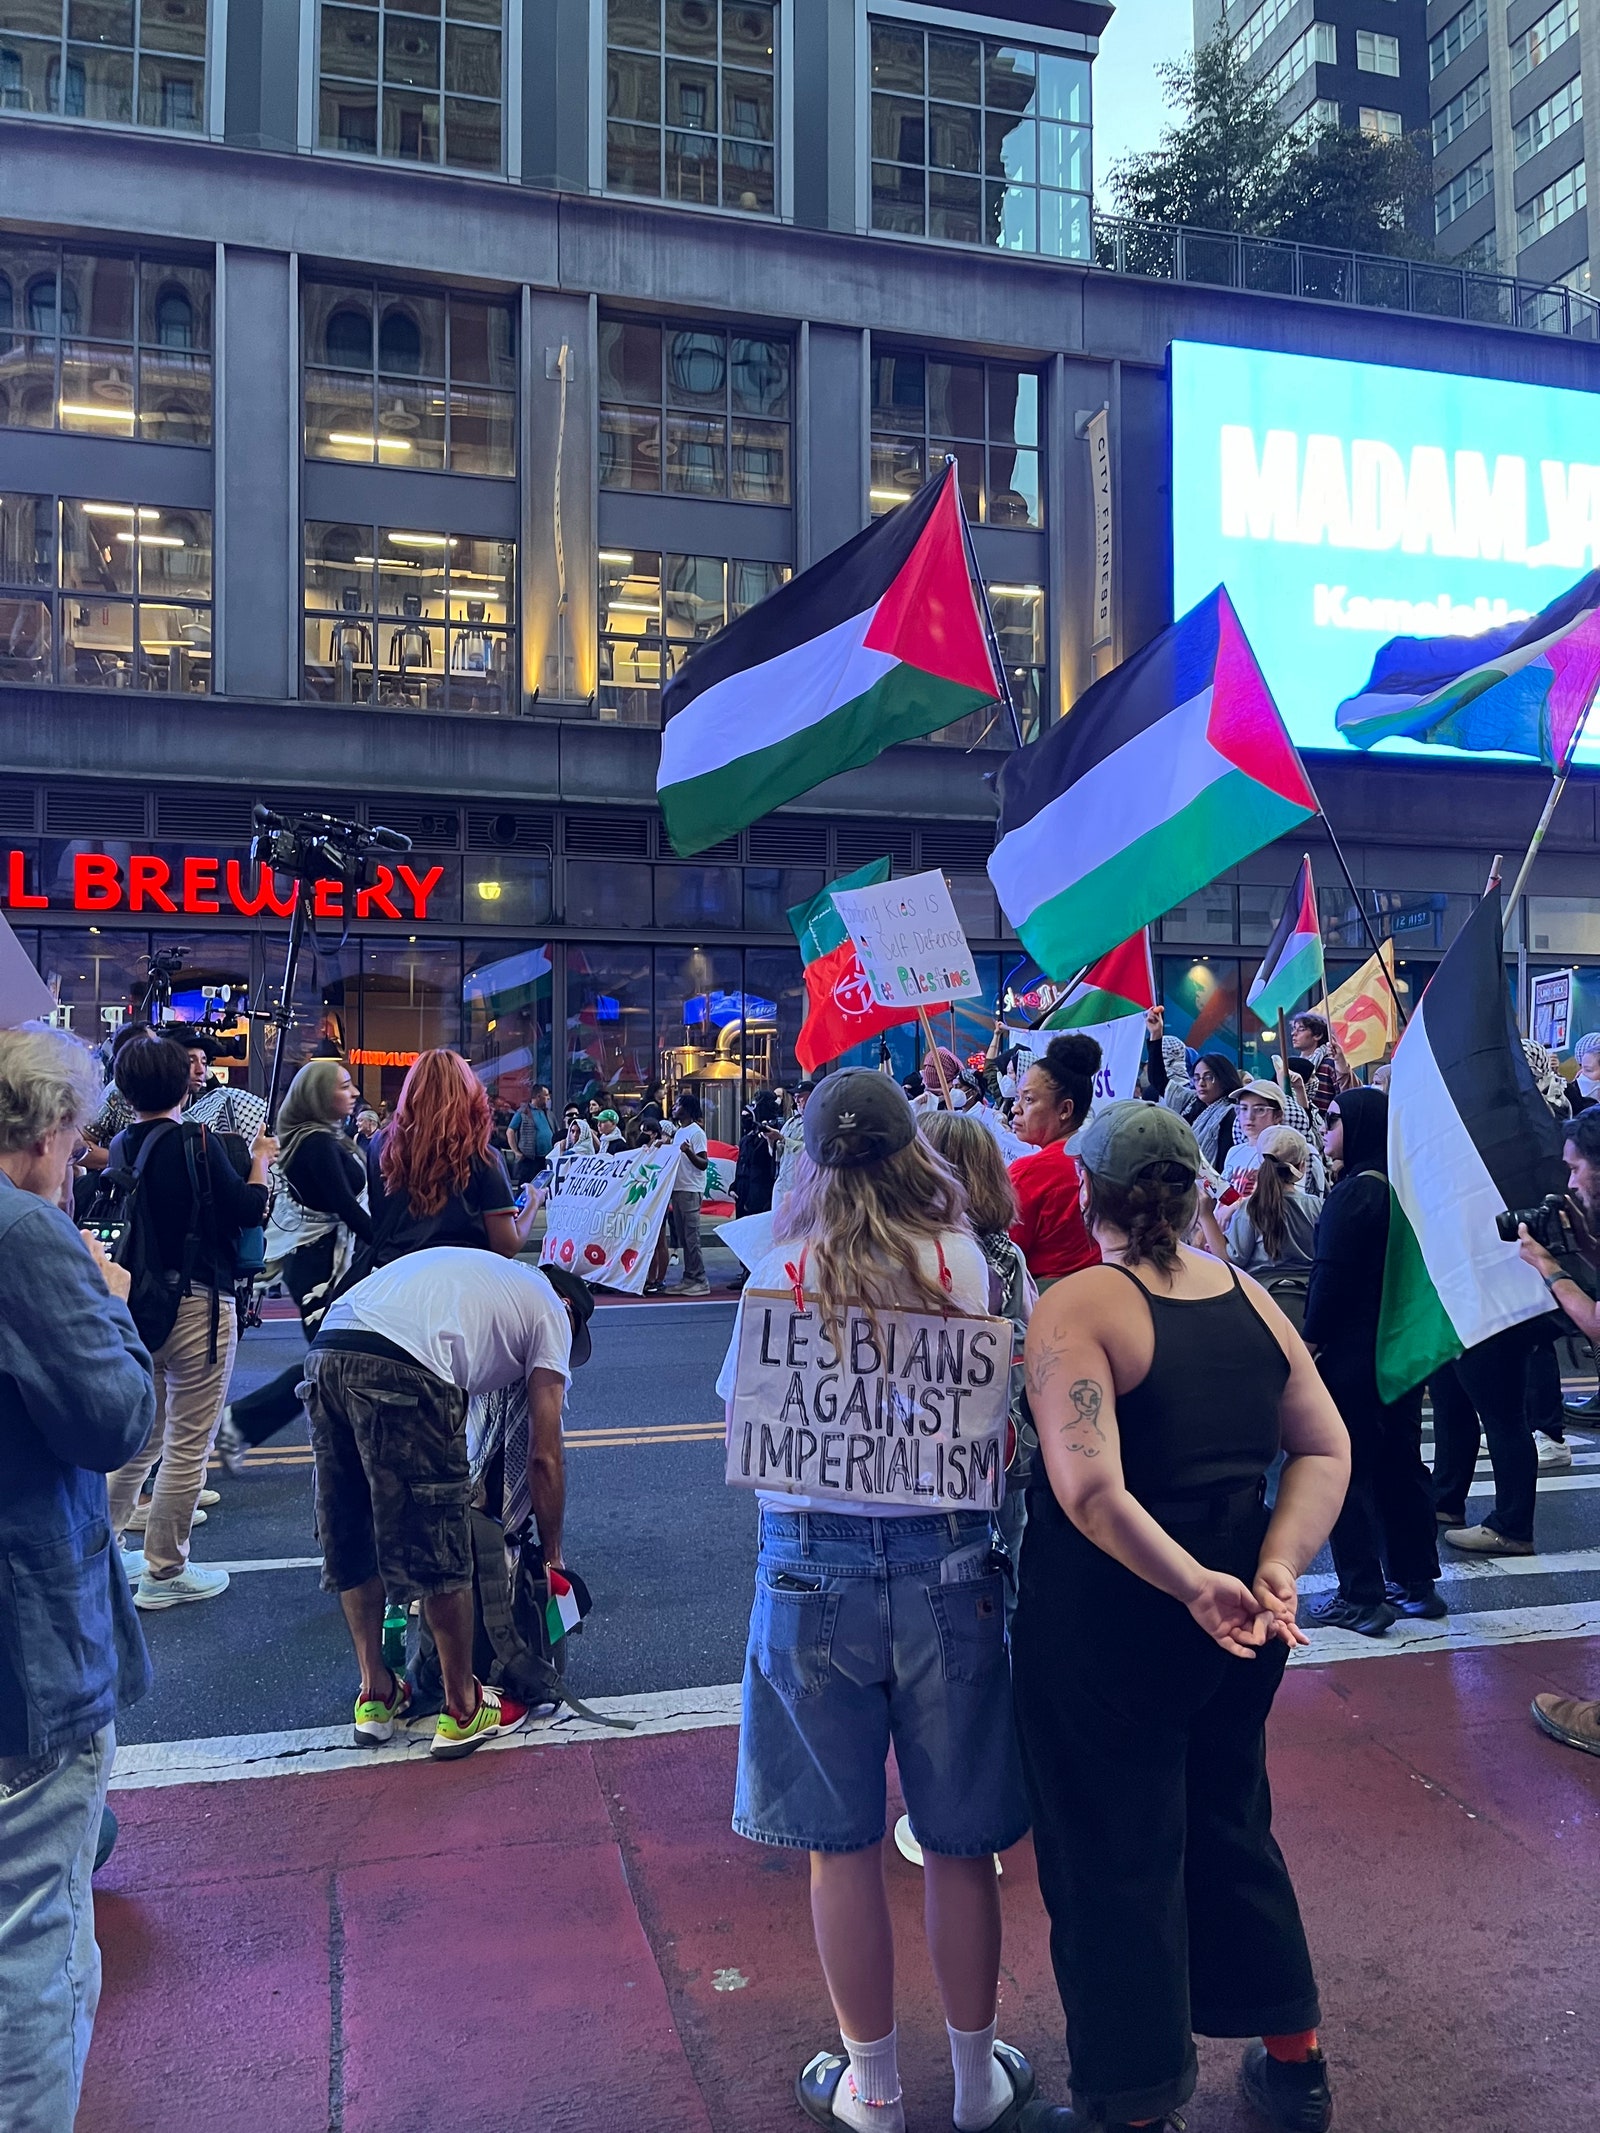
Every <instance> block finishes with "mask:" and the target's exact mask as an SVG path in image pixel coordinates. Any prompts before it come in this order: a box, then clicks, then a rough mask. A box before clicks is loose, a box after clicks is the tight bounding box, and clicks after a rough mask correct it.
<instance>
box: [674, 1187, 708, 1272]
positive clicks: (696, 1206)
mask: <svg viewBox="0 0 1600 2133" xmlns="http://www.w3.org/2000/svg"><path fill="white" fill-rule="evenodd" d="M700 1198H701V1196H700V1194H699V1193H697V1192H675V1193H674V1194H673V1195H672V1212H673V1213H674V1214H675V1215H676V1216H677V1218H678V1234H679V1236H680V1237H682V1239H683V1278H684V1280H685V1281H686V1282H689V1281H704V1280H705V1278H706V1262H705V1257H704V1255H703V1253H702V1252H701V1250H700Z"/></svg>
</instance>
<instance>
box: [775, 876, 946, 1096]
mask: <svg viewBox="0 0 1600 2133" xmlns="http://www.w3.org/2000/svg"><path fill="white" fill-rule="evenodd" d="M888 879H889V861H888V860H887V859H874V860H873V861H872V862H871V863H870V864H869V865H867V866H864V867H857V869H856V871H855V872H854V873H853V874H841V875H840V877H839V879H838V880H837V881H830V882H829V884H828V886H827V887H826V888H825V889H822V890H819V891H818V893H817V894H816V895H815V896H813V897H812V899H811V901H810V902H809V903H805V904H795V905H794V906H793V907H792V908H791V910H790V912H789V923H790V925H791V926H793V928H794V930H795V938H796V939H797V940H798V941H799V943H800V960H801V961H802V962H803V963H804V965H805V972H806V1019H805V1021H804V1023H803V1024H802V1025H801V1029H800V1034H799V1036H798V1037H797V1038H796V1039H795V1046H794V1055H795V1057H796V1058H797V1059H798V1060H799V1062H800V1064H801V1065H802V1066H803V1067H804V1068H805V1070H806V1072H807V1073H808V1074H814V1073H815V1072H816V1070H817V1068H818V1067H819V1066H822V1065H823V1064H824V1063H825V1062H826V1061H827V1060H829V1059H840V1058H843V1056H844V1054H845V1053H846V1052H847V1051H849V1049H850V1047H851V1046H852V1045H854V1044H861V1043H863V1042H864V1041H865V1039H866V1038H868V1037H876V1036H877V1035H878V1033H879V1031H880V1030H886V1029H893V1028H894V1027H895V1025H896V1024H897V1023H901V1022H915V1021H916V1019H917V1010H916V1009H915V1008H914V1007H880V1006H879V1005H878V1003H877V1001H876V1000H874V999H873V997H872V994H871V992H870V990H869V989H868V986H867V976H866V972H865V971H864V970H863V969H862V967H861V958H860V956H858V955H857V954H856V951H855V946H854V944H853V942H852V941H851V939H850V935H849V934H848V933H847V932H846V930H845V923H844V920H843V919H842V918H841V917H840V916H839V912H838V908H837V906H836V905H835V903H834V901H833V892H834V890H835V889H870V888H872V887H874V886H875V885H876V884H877V883H878V882H880V881H887V880H888Z"/></svg>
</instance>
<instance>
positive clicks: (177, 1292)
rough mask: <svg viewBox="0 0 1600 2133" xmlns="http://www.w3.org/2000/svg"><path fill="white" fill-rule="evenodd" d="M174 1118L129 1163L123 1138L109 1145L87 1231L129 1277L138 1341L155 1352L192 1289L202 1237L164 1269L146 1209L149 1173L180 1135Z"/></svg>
mask: <svg viewBox="0 0 1600 2133" xmlns="http://www.w3.org/2000/svg"><path fill="white" fill-rule="evenodd" d="M181 1130H182V1129H181V1128H179V1127H178V1125H177V1122H176V1120H173V1119H163V1120H162V1121H161V1122H160V1124H159V1125H158V1126H157V1127H156V1130H155V1131H154V1132H153V1133H152V1134H150V1135H149V1137H148V1138H147V1139H146V1141H145V1144H144V1146H143V1147H142V1148H141V1149H140V1150H139V1153H138V1154H137V1155H136V1156H135V1157H134V1159H133V1162H132V1163H131V1164H130V1163H129V1162H128V1160H127V1153H128V1151H127V1148H126V1145H125V1136H124V1135H123V1134H121V1133H119V1134H118V1135H117V1137H116V1138H115V1140H113V1142H112V1143H111V1148H110V1157H111V1160H110V1162H109V1163H108V1165H107V1166H106V1168H105V1169H104V1170H103V1171H102V1172H101V1173H100V1180H99V1188H98V1190H97V1191H96V1194H95V1197H94V1202H93V1204H92V1206H91V1207H90V1209H89V1215H88V1222H87V1227H88V1228H89V1229H90V1230H91V1231H92V1232H93V1233H94V1235H95V1236H96V1237H98V1238H99V1240H100V1242H101V1243H102V1244H103V1245H104V1246H105V1248H106V1251H107V1253H108V1255H109V1256H110V1258H111V1260H112V1262H113V1264H115V1265H117V1266H120V1267H123V1268H125V1269H126V1271H127V1275H128V1311H129V1314H130V1315H131V1317H132V1319H133V1323H134V1325H135V1326H136V1327H137V1328H138V1332H139V1338H140V1339H141V1340H142V1341H143V1342H144V1344H145V1346H146V1347H147V1348H148V1349H149V1350H150V1352H151V1353H152V1354H154V1353H155V1351H156V1349H158V1348H159V1347H161V1346H162V1344H163V1343H164V1342H165V1341H167V1340H168V1339H170V1338H171V1334H172V1328H173V1326H174V1325H175V1324H176V1322H177V1317H178V1305H179V1303H180V1301H181V1300H182V1297H183V1292H184V1290H185V1289H186V1288H187V1287H188V1277H189V1273H190V1270H191V1268H192V1265H193V1261H194V1255H195V1251H196V1248H197V1245H198V1239H197V1238H196V1237H195V1235H194V1234H193V1232H192V1231H191V1233H190V1236H189V1238H188V1241H187V1242H186V1244H185V1246H184V1264H183V1266H182V1268H181V1269H172V1268H168V1267H164V1266H163V1265H162V1263H161V1259H160V1255H159V1253H158V1252H157V1250H156V1234H155V1223H154V1221H153V1220H152V1219H151V1215H150V1210H149V1208H148V1207H147V1206H146V1205H145V1198H144V1185H145V1170H146V1167H147V1166H148V1164H149V1161H150V1157H151V1155H152V1153H153V1152H154V1150H155V1149H156V1148H158V1147H159V1146H160V1144H161V1143H162V1141H164V1140H165V1139H166V1137H167V1135H168V1134H169V1133H171V1132H174V1131H181Z"/></svg>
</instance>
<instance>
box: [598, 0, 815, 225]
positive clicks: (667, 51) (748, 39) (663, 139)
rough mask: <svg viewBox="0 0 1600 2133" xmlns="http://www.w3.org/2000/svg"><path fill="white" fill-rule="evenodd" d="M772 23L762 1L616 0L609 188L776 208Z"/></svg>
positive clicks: (611, 12)
mask: <svg viewBox="0 0 1600 2133" xmlns="http://www.w3.org/2000/svg"><path fill="white" fill-rule="evenodd" d="M663 18H664V19H663ZM775 24H776V9H775V8H774V7H772V6H769V5H767V4H765V0H721V5H720V7H719V5H718V4H717V0H665V4H664V6H663V0H608V4H607V7H606V184H607V186H608V187H609V188H610V189H611V190H612V191H613V192H623V193H640V194H645V195H648V196H650V197H652V198H654V199H658V200H659V199H668V200H692V201H697V202H699V203H700V204H701V205H702V206H706V207H718V206H721V207H725V208H727V207H732V208H741V209H743V210H744V211H745V212H746V213H749V214H758V215H770V214H773V213H774V212H775V211H776V207H777V199H776V190H775V176H776V172H775V150H774V144H775V141H776V126H775V109H774V64H773V54H774V46H775V35H774V31H775Z"/></svg>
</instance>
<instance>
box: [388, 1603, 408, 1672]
mask: <svg viewBox="0 0 1600 2133" xmlns="http://www.w3.org/2000/svg"><path fill="white" fill-rule="evenodd" d="M383 1663H384V1665H385V1666H386V1667H387V1668H388V1669H389V1671H390V1673H391V1674H394V1675H400V1674H403V1673H404V1672H405V1670H406V1611H405V1609H404V1608H403V1607H402V1606H401V1605H400V1603H399V1601H398V1600H389V1601H387V1602H386V1603H385V1605H384V1610H383Z"/></svg>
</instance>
